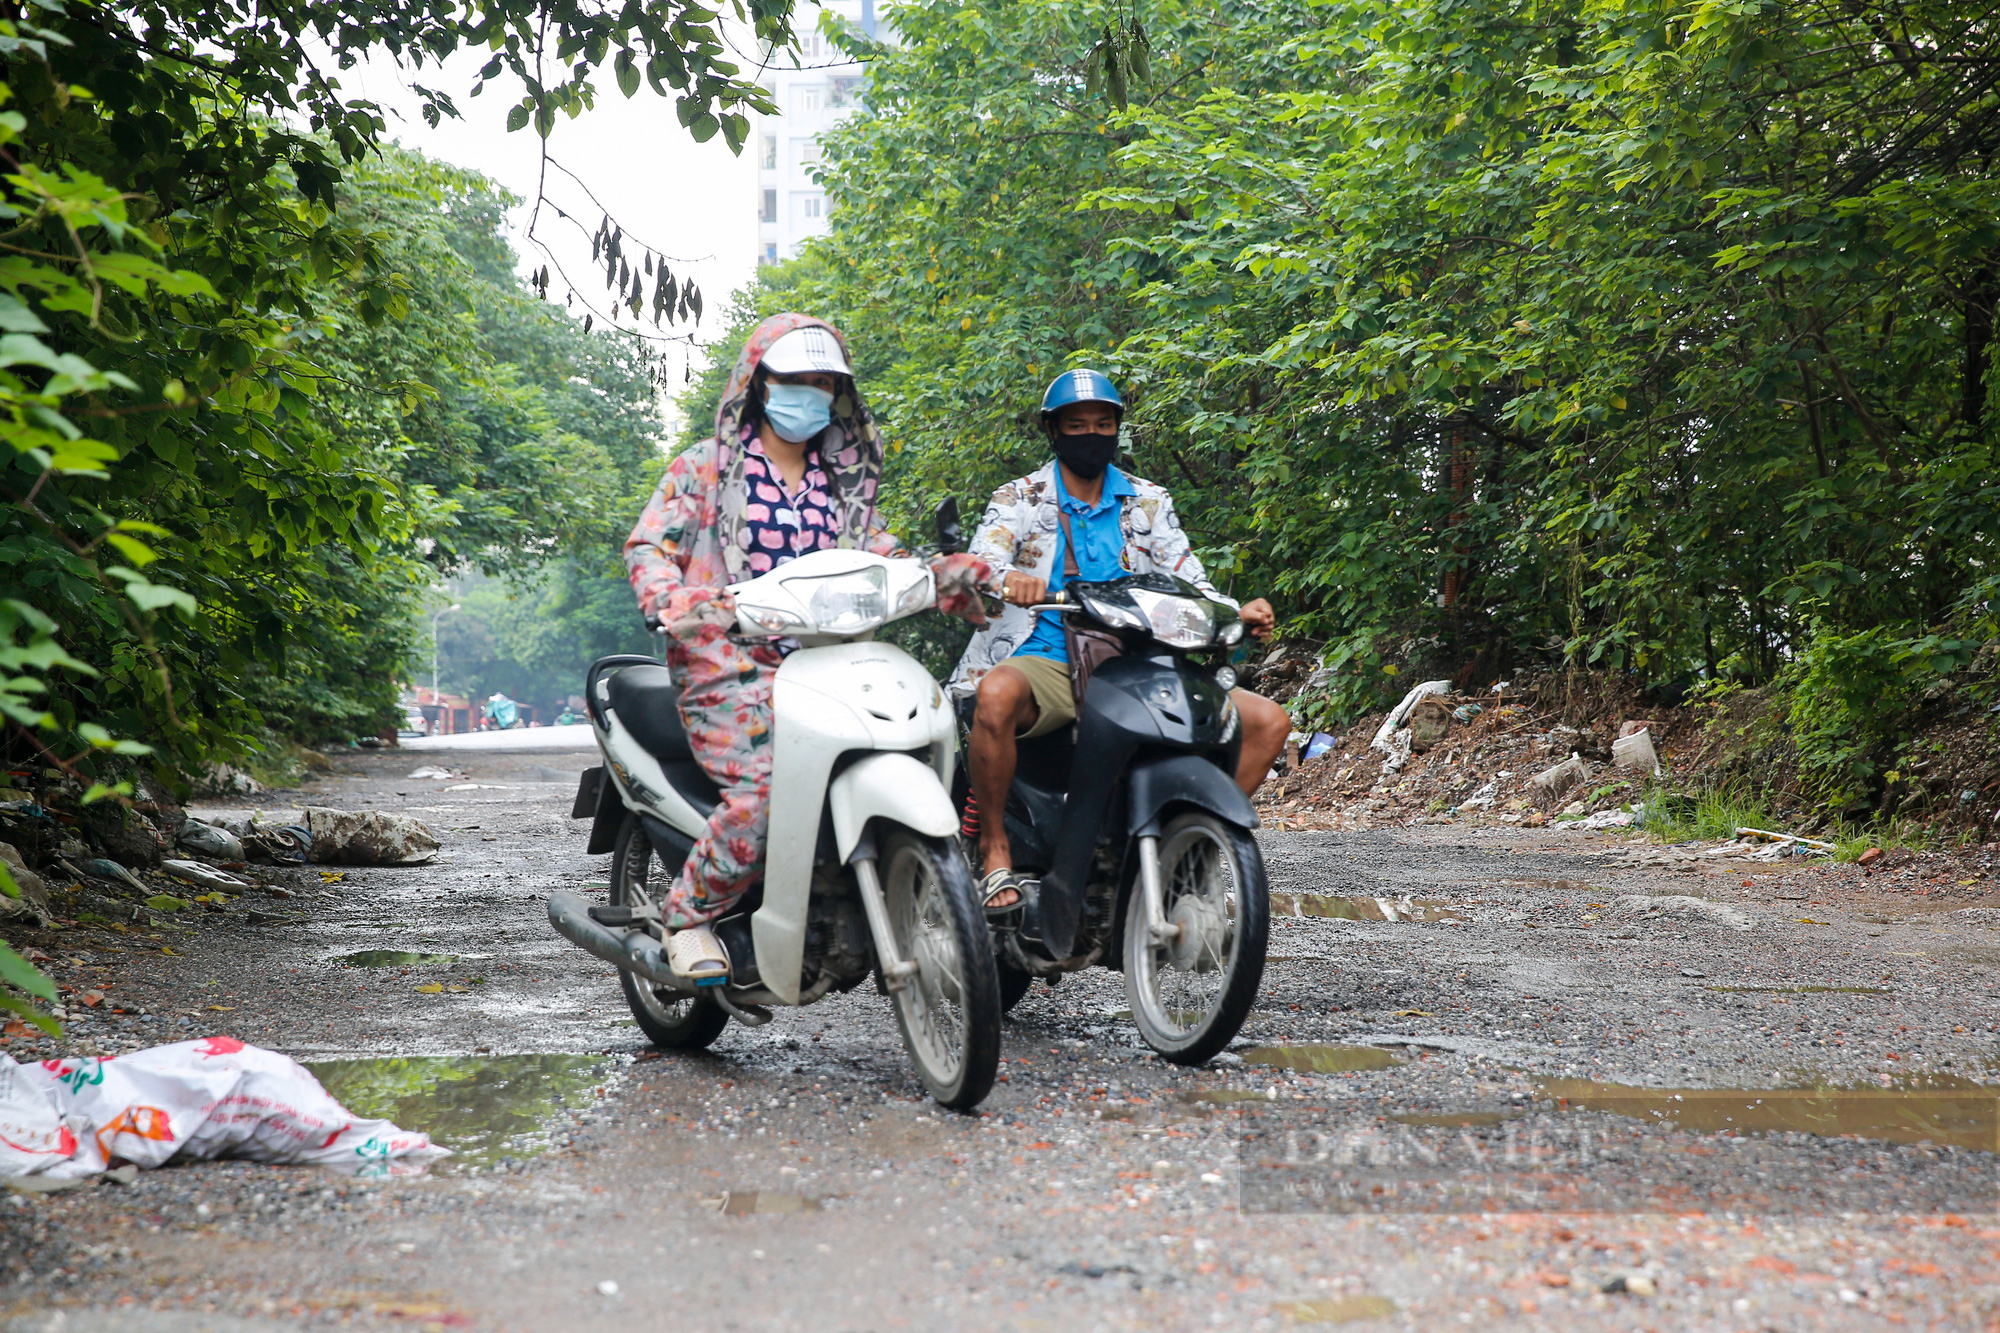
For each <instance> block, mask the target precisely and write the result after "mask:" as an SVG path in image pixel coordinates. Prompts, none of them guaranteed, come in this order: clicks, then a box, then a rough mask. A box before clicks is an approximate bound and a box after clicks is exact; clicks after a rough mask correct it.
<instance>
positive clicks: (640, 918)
mask: <svg viewBox="0 0 2000 1333" xmlns="http://www.w3.org/2000/svg"><path fill="white" fill-rule="evenodd" d="M590 919H591V920H592V921H595V922H596V923H597V924H598V925H600V926H610V927H612V928H613V929H617V928H619V927H630V926H643V925H645V924H646V922H647V921H649V920H651V919H652V917H651V914H650V913H648V912H646V911H645V910H644V909H643V908H638V907H611V906H601V907H593V908H591V909H590Z"/></svg>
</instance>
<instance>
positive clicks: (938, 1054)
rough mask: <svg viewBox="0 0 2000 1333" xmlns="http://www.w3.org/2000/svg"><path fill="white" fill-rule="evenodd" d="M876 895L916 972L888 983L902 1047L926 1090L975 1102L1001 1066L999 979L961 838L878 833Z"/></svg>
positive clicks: (951, 1101)
mask: <svg viewBox="0 0 2000 1333" xmlns="http://www.w3.org/2000/svg"><path fill="white" fill-rule="evenodd" d="M880 873H881V877H882V896H883V898H884V899H885V900H886V904H885V905H886V906H887V908H888V912H889V929H890V931H891V933H892V934H893V935H894V936H895V940H896V951H897V952H898V953H899V954H901V955H902V956H903V958H904V959H906V960H907V961H909V962H912V963H915V964H916V973H915V975H914V976H912V977H911V978H910V979H909V980H908V981H907V982H905V983H904V984H903V985H901V986H900V987H894V988H892V989H891V991H890V994H891V995H892V996H893V997H894V1001H895V1006H896V1022H897V1024H898V1025H899V1026H901V1028H902V1029H903V1046H904V1048H905V1049H906V1050H908V1051H909V1053H910V1062H911V1063H912V1064H914V1065H915V1066H916V1068H917V1076H918V1077H919V1078H921V1079H922V1080H923V1081H924V1086H925V1087H926V1088H928V1089H929V1090H930V1094H931V1096H933V1097H935V1098H937V1100H938V1101H940V1102H941V1103H943V1104H944V1105H946V1106H949V1107H952V1108H953V1109H955V1110H961V1111H963V1110H969V1109H971V1108H972V1107H974V1106H977V1105H979V1103H980V1102H981V1101H983V1100H984V1099H985V1097H986V1094H987V1093H989V1092H991V1091H992V1090H993V1079H994V1076H995V1074H997V1073H998V1072H999V1066H1000V981H999V977H998V976H997V975H996V973H995V969H994V964H993V944H992V940H991V938H990V937H989V936H988V935H987V932H986V918H985V916H984V914H983V913H982V912H981V911H980V908H979V895H978V892H977V890H975V889H974V888H973V884H972V873H971V872H970V871H968V870H967V869H966V868H965V858H964V857H963V856H961V855H960V854H959V851H958V844H957V843H956V842H955V841H953V840H950V839H937V838H923V837H919V836H917V835H916V834H914V833H911V832H909V831H908V830H905V829H898V830H897V831H896V832H894V833H892V834H890V835H889V836H888V837H887V838H886V839H884V840H883V844H882V859H881V870H880Z"/></svg>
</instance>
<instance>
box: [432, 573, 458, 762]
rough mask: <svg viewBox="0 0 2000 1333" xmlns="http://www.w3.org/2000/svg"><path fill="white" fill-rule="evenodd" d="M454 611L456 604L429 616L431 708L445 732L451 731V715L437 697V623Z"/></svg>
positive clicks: (456, 608)
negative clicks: (433, 709)
mask: <svg viewBox="0 0 2000 1333" xmlns="http://www.w3.org/2000/svg"><path fill="white" fill-rule="evenodd" d="M456 610H458V603H457V602H453V603H452V604H451V605H450V606H447V607H445V608H444V609H443V610H440V611H436V612H433V613H432V614H431V707H433V708H435V709H437V710H438V716H439V717H440V718H442V719H443V720H444V724H445V730H446V731H450V730H451V715H450V714H449V713H447V712H446V711H445V707H444V703H443V702H442V701H441V700H440V699H439V697H438V621H439V620H441V619H443V618H444V617H445V616H448V615H450V614H451V613H452V612H454V611H456Z"/></svg>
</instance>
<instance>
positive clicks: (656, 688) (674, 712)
mask: <svg viewBox="0 0 2000 1333" xmlns="http://www.w3.org/2000/svg"><path fill="white" fill-rule="evenodd" d="M605 694H606V696H607V697H608V699H609V700H610V703H611V711H612V712H614V713H616V714H618V721H619V722H620V723H622V724H623V725H624V727H625V730H627V731H628V732H630V733H632V739H634V740H636V741H638V742H639V744H641V745H643V746H645V747H646V753H648V754H650V755H652V756H653V758H655V759H658V760H660V761H661V762H663V763H665V762H668V761H671V760H675V759H692V758H694V750H693V749H692V748H691V747H690V746H689V745H688V738H687V730H686V729H685V728H684V727H682V726H681V710H680V698H681V692H680V691H679V690H677V689H675V688H674V677H673V673H672V672H670V671H668V670H667V669H666V668H665V667H663V666H628V667H626V668H625V669H624V670H623V671H620V672H619V673H618V674H617V675H615V676H613V677H612V678H611V679H610V680H609V681H607V682H606V683H605Z"/></svg>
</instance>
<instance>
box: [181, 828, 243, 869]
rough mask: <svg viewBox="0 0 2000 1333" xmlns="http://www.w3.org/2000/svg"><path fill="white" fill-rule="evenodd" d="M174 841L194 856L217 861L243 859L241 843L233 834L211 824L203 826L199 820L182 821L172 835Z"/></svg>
mask: <svg viewBox="0 0 2000 1333" xmlns="http://www.w3.org/2000/svg"><path fill="white" fill-rule="evenodd" d="M174 841H175V842H177V843H179V844H180V846H181V848H182V850H184V851H189V852H193V853H194V854H195V855H196V856H207V857H213V858H214V859H215V860H217V861H241V860H242V859H243V843H242V842H241V841H240V840H239V839H238V838H237V836H236V835H235V834H233V833H231V832H230V831H229V830H227V829H221V828H217V827H216V826H215V825H213V824H204V823H203V822H202V821H200V820H199V819H194V818H189V819H184V820H182V821H181V826H180V828H179V829H177V830H176V831H175V833H174Z"/></svg>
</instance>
